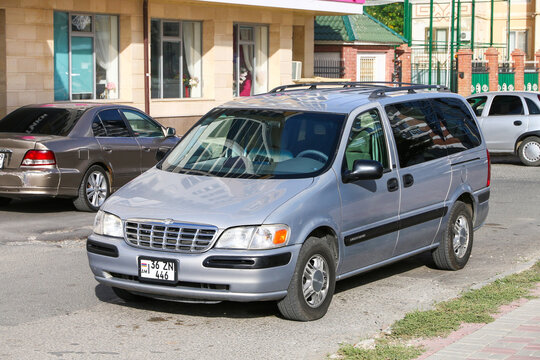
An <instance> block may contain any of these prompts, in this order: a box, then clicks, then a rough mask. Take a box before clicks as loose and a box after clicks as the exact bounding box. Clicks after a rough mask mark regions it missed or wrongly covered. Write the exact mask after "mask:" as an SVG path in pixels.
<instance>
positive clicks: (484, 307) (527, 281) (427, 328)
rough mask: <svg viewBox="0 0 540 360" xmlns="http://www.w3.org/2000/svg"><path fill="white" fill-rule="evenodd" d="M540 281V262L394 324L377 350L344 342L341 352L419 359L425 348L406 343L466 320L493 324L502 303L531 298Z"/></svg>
mask: <svg viewBox="0 0 540 360" xmlns="http://www.w3.org/2000/svg"><path fill="white" fill-rule="evenodd" d="M538 283H540V261H539V262H537V263H536V264H535V265H534V266H533V267H531V268H530V269H528V270H526V271H523V272H521V273H518V274H513V275H509V276H506V277H504V278H502V279H499V280H496V281H494V282H493V283H491V284H488V285H486V286H484V287H482V288H480V289H475V290H468V291H466V292H465V293H463V294H462V295H461V296H460V297H458V298H456V299H452V300H449V301H445V302H441V303H439V304H437V305H436V306H435V308H434V309H433V310H427V311H413V312H411V313H409V314H407V315H405V317H404V318H403V319H401V320H398V321H397V322H395V323H394V325H392V332H391V333H390V334H389V335H387V336H386V337H385V338H382V339H377V342H376V346H375V348H374V349H357V348H354V347H353V346H352V345H343V346H342V347H341V348H340V350H339V352H338V355H340V357H341V358H342V359H347V360H388V359H399V360H408V359H414V358H417V357H418V356H419V355H420V354H421V353H422V351H423V350H422V349H421V348H419V347H410V346H407V345H406V342H407V341H408V340H411V339H416V338H431V337H436V336H447V335H448V334H450V333H451V332H452V331H455V330H457V329H459V327H460V325H461V324H462V323H489V322H492V321H493V320H494V319H493V316H492V314H494V313H496V312H497V310H498V308H499V307H500V306H501V305H506V304H509V303H511V302H513V301H515V300H518V299H521V298H530V297H531V296H530V291H531V289H532V288H534V287H535V286H536V285H537V284H538Z"/></svg>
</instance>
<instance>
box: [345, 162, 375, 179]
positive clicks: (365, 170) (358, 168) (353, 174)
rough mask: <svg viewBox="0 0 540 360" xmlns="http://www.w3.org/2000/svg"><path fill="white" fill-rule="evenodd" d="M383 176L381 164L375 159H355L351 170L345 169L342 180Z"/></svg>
mask: <svg viewBox="0 0 540 360" xmlns="http://www.w3.org/2000/svg"><path fill="white" fill-rule="evenodd" d="M382 176H383V166H382V164H381V163H380V162H378V161H375V160H355V161H354V164H353V169H352V171H350V170H345V172H344V173H343V176H342V178H343V182H345V183H348V182H353V181H356V180H375V179H380V178H381V177H382Z"/></svg>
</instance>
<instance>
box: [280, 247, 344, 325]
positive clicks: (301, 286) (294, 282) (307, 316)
mask: <svg viewBox="0 0 540 360" xmlns="http://www.w3.org/2000/svg"><path fill="white" fill-rule="evenodd" d="M335 286H336V270H335V260H334V255H333V253H332V249H331V248H330V246H329V245H328V243H327V242H326V241H324V240H323V239H319V238H316V237H310V238H308V239H307V240H306V242H305V243H304V245H303V246H302V249H301V250H300V254H299V255H298V260H297V262H296V269H295V271H294V275H293V277H292V279H291V283H290V285H289V289H288V290H287V296H286V297H285V298H284V299H283V300H281V301H280V302H279V303H278V308H279V311H280V312H281V314H282V315H283V316H284V317H285V318H287V319H290V320H297V321H311V320H317V319H320V318H322V317H323V316H324V315H325V314H326V312H327V311H328V307H329V306H330V302H331V301H332V296H333V295H334V289H335Z"/></svg>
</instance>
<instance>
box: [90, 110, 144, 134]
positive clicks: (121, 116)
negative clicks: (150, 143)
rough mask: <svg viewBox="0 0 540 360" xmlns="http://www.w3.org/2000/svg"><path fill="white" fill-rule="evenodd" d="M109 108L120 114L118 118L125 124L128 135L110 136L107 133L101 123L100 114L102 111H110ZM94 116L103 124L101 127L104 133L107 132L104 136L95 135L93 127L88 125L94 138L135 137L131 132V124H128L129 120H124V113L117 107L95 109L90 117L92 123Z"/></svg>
mask: <svg viewBox="0 0 540 360" xmlns="http://www.w3.org/2000/svg"><path fill="white" fill-rule="evenodd" d="M110 110H116V112H118V114H119V115H120V118H121V119H122V121H123V122H124V125H125V126H126V129H127V131H128V132H129V136H110V135H109V134H108V132H107V127H106V126H105V124H104V123H103V119H101V116H100V114H101V113H102V112H104V111H110ZM96 118H98V119H99V122H100V123H101V126H103V129H104V130H105V134H107V135H106V136H96V135H95V134H94V129H93V128H92V125H90V128H91V130H92V135H94V137H95V138H135V136H134V134H133V129H132V128H131V125H129V122H128V121H127V120H126V118H125V117H124V114H122V112H121V111H120V109H119V108H109V109H101V110H99V111H96V113H95V114H94V118H93V119H92V124H93V123H94V121H95V119H96Z"/></svg>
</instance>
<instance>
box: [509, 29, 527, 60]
mask: <svg viewBox="0 0 540 360" xmlns="http://www.w3.org/2000/svg"><path fill="white" fill-rule="evenodd" d="M527 35H528V34H527V30H511V31H510V53H512V51H514V50H515V49H520V50H523V51H525V54H527V53H528V51H527V38H528V36H527Z"/></svg>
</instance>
